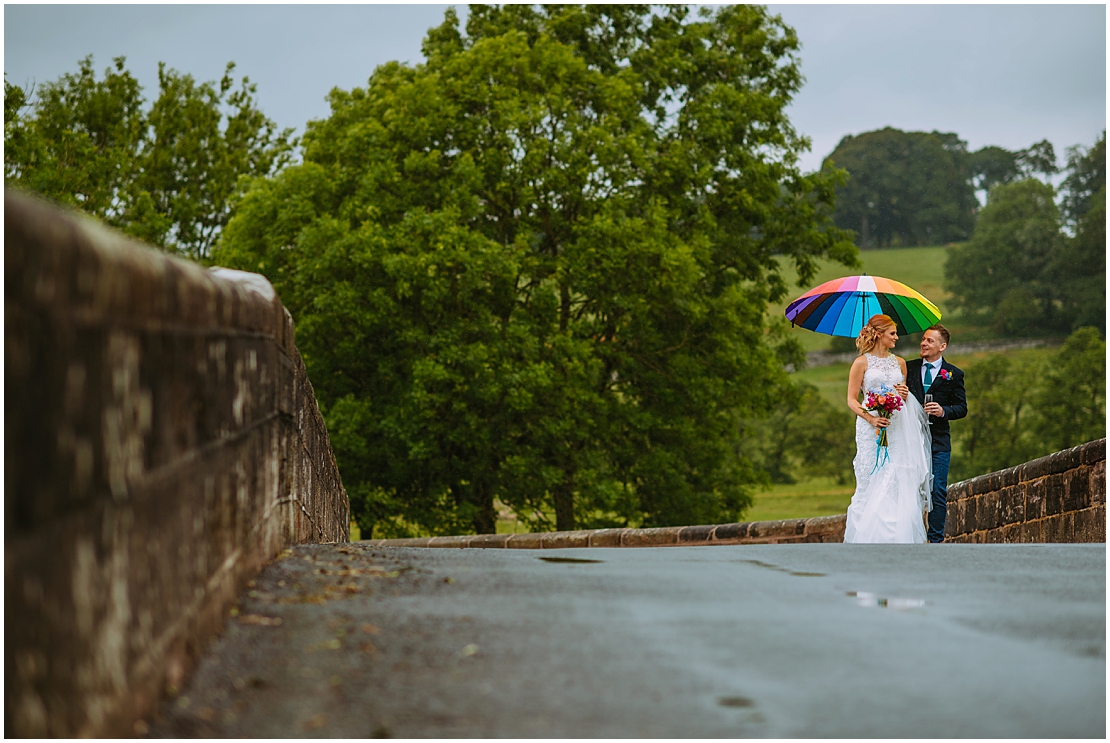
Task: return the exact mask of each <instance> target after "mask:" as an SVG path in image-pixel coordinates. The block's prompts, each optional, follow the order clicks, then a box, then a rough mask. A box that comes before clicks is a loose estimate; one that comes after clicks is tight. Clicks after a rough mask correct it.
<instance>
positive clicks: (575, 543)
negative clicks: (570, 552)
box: [540, 531, 590, 550]
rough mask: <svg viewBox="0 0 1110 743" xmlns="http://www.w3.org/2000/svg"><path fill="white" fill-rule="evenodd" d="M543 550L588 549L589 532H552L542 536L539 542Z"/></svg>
mask: <svg viewBox="0 0 1110 743" xmlns="http://www.w3.org/2000/svg"><path fill="white" fill-rule="evenodd" d="M540 541H541V543H542V544H543V548H544V549H545V550H550V549H566V548H570V547H589V546H590V532H589V531H553V532H549V533H547V534H544V535H543V538H542V539H541V540H540Z"/></svg>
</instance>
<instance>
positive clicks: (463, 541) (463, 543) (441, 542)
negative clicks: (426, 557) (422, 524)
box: [427, 537, 470, 549]
mask: <svg viewBox="0 0 1110 743" xmlns="http://www.w3.org/2000/svg"><path fill="white" fill-rule="evenodd" d="M469 544H470V537H432V538H431V539H429V540H428V544H427V546H428V547H448V548H452V549H463V548H465V547H468V546H469Z"/></svg>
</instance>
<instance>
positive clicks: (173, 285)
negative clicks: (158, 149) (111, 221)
mask: <svg viewBox="0 0 1110 743" xmlns="http://www.w3.org/2000/svg"><path fill="white" fill-rule="evenodd" d="M4 217H5V225H4V267H5V275H4V309H5V328H4V330H5V353H4V364H5V392H4V394H5V404H6V415H5V420H4V435H5V442H4V458H5V474H4V478H5V479H4V486H5V487H4V515H5V519H4V544H5V563H4V598H5V623H4V627H5V628H4V639H5V657H4V680H5V712H4V728H5V734H6V735H12V736H20V737H40V736H60V737H77V736H98V737H102V736H109V737H111V736H119V735H131V734H133V733H134V732H136V731H135V730H134V729H133V724H134V722H135V721H136V720H138V719H139V718H140V717H141V716H142V715H144V714H146V713H148V712H149V711H150V710H151V709H152V708H153V705H154V704H155V702H156V701H157V699H158V698H159V696H160V695H162V694H163V693H164V692H166V691H168V692H169V693H171V694H173V693H175V690H176V688H179V687H180V686H181V685H182V682H183V680H184V678H185V675H186V673H187V672H188V670H189V668H190V667H191V666H192V664H193V662H194V661H195V659H196V658H197V656H198V655H199V654H200V653H201V652H202V651H203V650H204V648H205V647H206V646H207V643H208V642H209V640H210V639H211V638H213V637H214V635H215V634H216V633H217V632H218V631H219V630H220V628H221V626H222V624H223V620H224V618H225V617H226V616H227V612H228V610H229V608H230V607H231V606H232V605H233V603H234V602H235V600H236V597H237V595H238V593H239V592H240V591H241V590H242V589H243V588H244V586H245V584H246V582H247V581H248V580H249V579H250V578H251V577H253V575H254V574H255V573H257V571H258V570H259V569H260V568H261V566H262V565H263V564H264V563H266V562H267V561H268V560H270V559H272V558H273V557H274V556H275V555H277V554H278V553H279V552H280V551H281V550H282V549H284V548H285V547H286V546H288V545H290V544H293V543H299V542H339V541H347V539H348V534H349V531H348V528H349V527H348V524H349V504H348V500H347V495H346V492H345V491H344V489H343V485H342V482H341V481H340V477H339V471H338V469H337V468H336V465H335V460H334V457H333V455H332V452H331V447H330V443H329V439H328V434H327V430H326V429H325V427H324V421H323V418H322V416H321V414H320V411H319V409H318V407H317V405H316V400H315V397H314V395H313V391H312V386H311V385H310V384H309V382H308V378H307V376H306V374H305V367H304V363H303V362H302V360H301V357H300V355H299V354H298V352H297V349H296V347H295V345H294V342H293V340H294V339H293V320H292V318H291V317H290V315H289V313H288V311H286V310H285V308H284V307H283V306H282V304H281V302H280V301H279V300H278V298H277V297H276V296H275V294H274V291H273V289H272V287H270V285H269V283H268V282H267V281H266V280H265V279H264V278H263V277H261V276H257V275H255V274H245V273H240V272H235V271H227V270H224V269H214V270H210V271H206V270H205V269H203V268H201V267H200V266H198V265H196V264H193V263H190V262H188V261H184V260H178V259H175V258H172V257H169V256H167V255H165V254H163V253H160V252H158V251H155V250H152V249H149V248H146V247H144V246H142V245H139V244H137V243H135V242H133V241H131V240H129V239H128V238H126V237H124V236H122V235H120V234H119V233H116V232H113V231H111V230H108V229H106V228H104V227H102V226H100V225H99V224H98V223H96V222H94V221H93V220H91V219H88V218H86V217H82V216H79V215H76V214H73V213H70V212H65V211H62V210H59V209H57V208H56V207H53V206H50V205H48V204H45V203H43V202H41V201H38V200H35V199H32V198H30V197H27V196H24V195H20V194H18V193H13V192H12V191H11V190H7V191H6V193H5V197H4Z"/></svg>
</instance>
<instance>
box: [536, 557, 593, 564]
mask: <svg viewBox="0 0 1110 743" xmlns="http://www.w3.org/2000/svg"><path fill="white" fill-rule="evenodd" d="M539 559H541V560H543V561H544V562H571V563H589V562H602V560H586V559H584V558H581V557H541V558H539Z"/></svg>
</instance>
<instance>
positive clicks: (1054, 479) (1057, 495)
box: [1041, 474, 1067, 516]
mask: <svg viewBox="0 0 1110 743" xmlns="http://www.w3.org/2000/svg"><path fill="white" fill-rule="evenodd" d="M1041 482H1043V483H1044V512H1045V515H1046V516H1055V515H1056V514H1059V513H1063V511H1064V498H1065V496H1066V495H1067V478H1066V477H1064V476H1061V475H1058V474H1057V475H1048V476H1046V477H1044V478H1042V479H1041Z"/></svg>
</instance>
